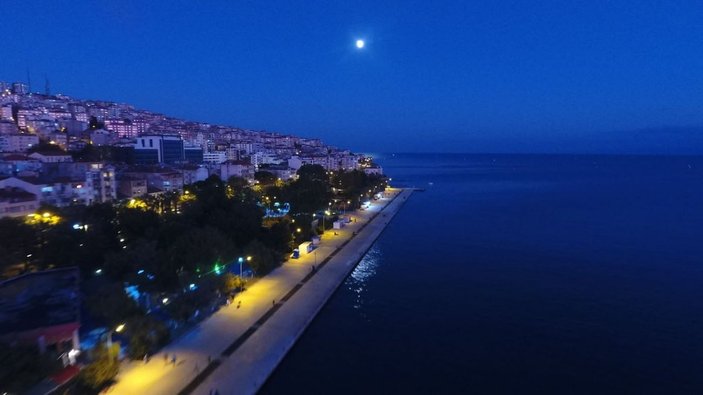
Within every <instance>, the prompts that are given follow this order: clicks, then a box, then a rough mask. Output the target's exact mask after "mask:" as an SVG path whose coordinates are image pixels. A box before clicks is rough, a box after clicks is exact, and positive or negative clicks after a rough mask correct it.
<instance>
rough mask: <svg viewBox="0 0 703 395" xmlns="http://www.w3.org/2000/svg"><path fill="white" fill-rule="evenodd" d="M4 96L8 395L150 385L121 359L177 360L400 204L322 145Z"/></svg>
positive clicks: (2, 285)
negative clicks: (204, 327)
mask: <svg viewBox="0 0 703 395" xmlns="http://www.w3.org/2000/svg"><path fill="white" fill-rule="evenodd" d="M0 92H2V93H1V94H0V241H1V243H0V360H2V361H6V363H4V367H3V369H2V370H0V393H52V391H53V392H54V393H61V394H95V393H99V392H100V391H103V390H104V389H105V388H107V387H109V386H111V385H114V383H115V382H116V381H119V383H121V384H122V385H133V384H134V383H139V382H140V381H139V380H130V379H129V377H130V376H129V372H134V369H131V370H129V369H128V370H127V373H125V366H131V365H129V363H128V362H124V361H129V360H137V361H142V360H143V361H144V363H145V364H146V362H148V360H149V359H150V358H151V357H152V356H153V355H154V354H155V353H157V352H161V351H160V350H162V349H164V347H169V346H170V347H172V348H173V347H176V348H177V347H178V343H177V342H178V339H180V338H182V336H184V334H186V333H188V331H189V330H192V329H193V328H196V327H197V326H198V325H200V324H201V323H202V322H204V321H205V320H207V319H208V317H211V316H213V315H215V314H217V312H218V311H222V310H221V309H222V308H223V306H229V305H230V304H231V303H232V302H233V300H234V298H235V297H236V296H237V295H241V293H242V292H244V291H246V289H247V288H249V287H252V286H256V283H257V281H259V280H260V279H262V278H264V277H265V276H267V275H268V274H270V273H271V272H272V271H274V270H276V269H277V268H281V269H282V270H283V272H282V273H288V272H290V271H291V270H292V271H293V272H295V273H297V274H296V276H297V275H300V270H299V268H300V267H301V265H302V264H303V262H305V263H304V264H305V265H306V270H308V269H307V266H308V265H310V260H311V258H310V257H311V256H312V255H313V253H312V252H313V251H315V252H314V259H313V260H312V262H313V263H312V265H311V266H310V267H311V270H312V272H313V273H314V272H315V269H316V265H317V263H318V262H317V253H318V249H319V252H320V257H321V259H322V258H324V257H325V256H326V254H330V256H331V255H332V254H331V251H332V244H331V240H332V239H334V240H338V241H339V240H342V238H343V237H345V238H348V239H351V238H354V237H356V235H357V230H356V229H363V227H365V226H366V223H367V221H368V220H370V219H372V218H375V216H377V214H378V212H376V211H374V209H373V208H369V207H370V206H372V203H371V202H372V201H379V204H380V202H387V201H389V199H390V195H389V194H388V193H389V192H388V191H390V189H388V181H390V179H387V178H386V177H385V176H384V175H383V174H382V169H381V167H379V166H378V165H377V164H375V163H374V162H373V160H372V158H370V157H368V156H365V155H361V154H356V153H352V152H350V151H348V150H343V149H339V148H336V147H332V146H329V145H326V144H324V143H323V142H322V141H321V140H319V139H308V138H301V137H295V136H291V135H282V134H277V133H271V132H265V131H253V130H244V129H239V128H233V127H226V126H219V125H211V124H207V123H198V122H190V121H184V120H179V119H175V118H171V117H167V116H165V115H162V114H157V113H153V112H149V111H145V110H139V109H136V108H134V107H133V106H130V105H127V104H119V103H113V102H108V101H95V100H80V99H75V98H71V97H68V96H64V95H51V94H49V92H48V89H47V92H45V93H44V94H40V93H31V92H30V89H29V87H28V86H27V85H25V84H23V83H12V84H8V83H3V82H0ZM394 196H395V195H394ZM355 210H360V211H359V212H364V213H365V215H366V216H365V217H364V216H363V215H359V216H358V217H357V216H356V214H352V213H354V212H355ZM364 210H365V211H364ZM372 212H373V213H374V215H372V214H371V213H372ZM352 215H355V217H354V218H353V219H352ZM384 216H385V214H384ZM357 219H359V221H357ZM379 221H380V220H379ZM345 227H346V228H347V230H342V228H345ZM349 229H355V230H353V231H350V230H349ZM379 232H380V231H379ZM377 234H378V233H376V235H377ZM323 238H326V239H325V240H324V241H321V240H322V239H323ZM369 240H372V239H369ZM369 242H370V241H369ZM335 248H336V247H335ZM340 248H341V247H340ZM367 248H368V247H367ZM335 251H336V250H335ZM363 251H365V249H360V250H358V251H356V250H355V252H354V253H363ZM335 253H336V252H335ZM340 256H345V257H346V256H348V253H347V254H340ZM358 258H360V257H356V258H354V259H355V261H357V260H358ZM290 261H292V262H294V264H292V265H287V266H285V265H284V263H285V262H290ZM296 262H297V266H296V265H295V263H296ZM321 263H322V264H324V263H326V261H325V262H321ZM282 265H284V267H281V266H282ZM279 273H280V271H279ZM305 273H307V272H305ZM286 276H287V275H286ZM294 278H296V277H295V276H293V277H291V276H287V277H286V279H288V280H290V279H294ZM342 278H343V277H342ZM292 286H293V285H292V284H289V283H287V282H283V283H281V284H280V285H279V286H278V287H279V288H280V290H281V292H283V291H284V290H285V291H286V292H288V291H287V288H286V287H292ZM270 289H273V288H270ZM276 289H278V288H276ZM240 297H241V296H240ZM249 300H250V301H251V302H250V306H251V307H250V308H253V306H255V304H254V303H253V301H252V298H251V297H249ZM240 301H241V299H240ZM273 302H274V303H273V305H276V301H275V299H274V301H273ZM258 303H260V304H261V306H259V307H257V308H258V309H262V311H263V308H264V307H268V306H270V304H271V303H270V302H269V301H268V300H266V301H261V300H259V301H258ZM237 309H239V305H237ZM235 324H237V325H245V324H246V325H250V324H252V323H249V322H248V321H246V320H238V321H236V322H235ZM174 343H175V345H174ZM206 343H207V342H206ZM202 352H205V351H202ZM203 359H204V357H203ZM191 362H192V361H191ZM191 362H189V363H191ZM200 363H203V365H205V364H206V363H205V362H204V361H203V362H200ZM210 363H219V360H218V361H211V360H210V356H208V358H207V365H210ZM174 365H175V363H174ZM153 366H154V365H153V364H152V365H149V368H151V367H153ZM194 370H196V371H197V370H198V365H196V369H194ZM120 372H123V373H122V374H123V379H122V380H121V381H120V380H117V377H118V376H117V375H118V374H120ZM191 373H192V372H191ZM139 374H141V373H139ZM193 374H194V373H193ZM125 375H127V377H128V378H126V379H125V378H124V376H125ZM179 377H180V376H179ZM184 377H185V376H184ZM163 383H164V384H166V383H170V384H171V385H177V384H178V383H179V382H178V381H177V380H175V381H174V380H171V381H164V382H163Z"/></svg>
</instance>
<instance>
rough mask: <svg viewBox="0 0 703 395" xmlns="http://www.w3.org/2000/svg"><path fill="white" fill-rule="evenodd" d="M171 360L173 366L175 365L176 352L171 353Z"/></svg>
mask: <svg viewBox="0 0 703 395" xmlns="http://www.w3.org/2000/svg"><path fill="white" fill-rule="evenodd" d="M171 362H172V363H173V366H176V354H173V357H171Z"/></svg>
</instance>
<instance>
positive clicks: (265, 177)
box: [254, 170, 277, 185]
mask: <svg viewBox="0 0 703 395" xmlns="http://www.w3.org/2000/svg"><path fill="white" fill-rule="evenodd" d="M254 179H255V180H256V181H259V183H261V184H263V185H270V184H273V183H275V182H276V179H277V177H276V176H275V175H274V174H273V173H271V172H269V171H265V170H261V171H257V172H256V173H254Z"/></svg>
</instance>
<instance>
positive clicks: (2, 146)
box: [0, 133, 39, 152]
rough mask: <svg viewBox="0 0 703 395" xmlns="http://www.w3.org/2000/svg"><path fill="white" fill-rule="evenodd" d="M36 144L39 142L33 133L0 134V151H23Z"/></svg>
mask: <svg viewBox="0 0 703 395" xmlns="http://www.w3.org/2000/svg"><path fill="white" fill-rule="evenodd" d="M37 144H39V137H38V136H37V135H35V134H21V133H13V134H4V135H0V152H24V151H27V150H28V149H29V148H31V147H32V146H33V145H37Z"/></svg>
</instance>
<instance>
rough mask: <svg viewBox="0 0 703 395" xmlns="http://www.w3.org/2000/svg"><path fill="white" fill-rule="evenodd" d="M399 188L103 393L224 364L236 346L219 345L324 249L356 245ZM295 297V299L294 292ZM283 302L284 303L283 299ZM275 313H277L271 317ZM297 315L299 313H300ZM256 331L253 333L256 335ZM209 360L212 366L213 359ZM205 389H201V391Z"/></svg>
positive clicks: (167, 390)
mask: <svg viewBox="0 0 703 395" xmlns="http://www.w3.org/2000/svg"><path fill="white" fill-rule="evenodd" d="M400 192H401V190H398V189H393V190H391V193H390V197H388V198H385V199H381V200H379V201H376V202H373V203H372V205H371V207H370V208H369V209H367V210H362V211H358V212H354V213H351V214H352V218H354V219H355V220H356V221H355V222H354V223H352V224H351V225H350V226H347V227H346V228H344V229H342V230H337V231H336V232H337V233H338V235H336V236H335V235H334V233H333V232H330V231H328V232H326V233H325V234H324V235H323V236H322V240H321V243H320V246H319V247H318V248H317V249H316V250H315V251H316V253H311V254H308V255H306V256H303V257H301V258H300V259H291V260H289V261H287V262H285V263H284V264H283V265H282V266H281V267H280V268H278V269H276V270H274V271H273V272H271V273H270V274H269V275H267V276H265V277H263V278H261V279H260V280H258V281H257V282H256V283H254V284H253V285H251V286H250V287H249V288H247V290H246V291H244V292H242V293H240V294H239V295H238V296H237V298H236V299H235V302H234V303H232V304H231V305H230V306H224V307H223V308H221V309H220V310H219V311H218V312H216V313H215V314H213V315H212V316H211V317H210V318H208V319H206V320H205V321H203V322H202V323H201V324H200V325H198V326H197V327H195V328H194V329H193V330H191V331H190V332H188V333H187V334H186V335H184V336H182V337H180V338H178V339H176V340H175V341H174V342H172V343H171V344H170V345H168V346H167V347H165V348H164V349H163V350H162V352H161V353H160V354H157V355H154V356H153V357H152V359H151V361H149V362H148V363H147V364H144V363H143V362H139V361H136V362H126V363H124V364H123V366H122V367H121V369H120V374H119V375H118V376H117V383H116V384H115V385H114V386H112V387H111V388H110V389H108V390H106V393H109V394H126V395H136V394H151V395H160V394H164V395H173V394H178V393H179V392H181V391H182V390H183V389H184V388H186V386H188V384H189V383H191V382H192V381H193V380H194V379H195V378H196V376H198V374H200V373H201V372H202V371H203V369H205V368H206V366H208V358H211V359H212V360H218V361H221V362H222V364H223V365H225V364H228V363H230V360H232V359H233V358H231V357H235V356H237V355H238V354H239V351H240V350H237V351H236V352H234V354H232V355H231V357H230V358H228V357H225V356H223V355H222V353H223V351H225V350H226V349H227V347H229V346H230V345H232V343H233V342H234V341H235V340H237V339H238V338H239V337H240V336H241V335H242V334H245V332H246V331H247V330H248V329H249V328H251V327H252V326H253V325H254V324H255V323H256V322H257V321H259V320H260V318H261V317H262V316H264V314H266V313H267V311H269V310H271V308H272V305H273V301H279V302H280V300H281V299H282V298H283V297H284V296H285V295H286V294H287V293H288V292H289V291H290V290H291V289H293V288H294V287H295V286H296V285H297V284H299V283H300V282H301V280H303V279H304V278H305V277H306V276H308V275H309V274H310V272H311V268H312V265H313V264H315V262H317V263H318V264H319V263H321V262H323V261H324V260H325V258H327V256H328V255H330V254H331V253H333V252H334V251H335V250H336V249H337V248H338V247H339V246H340V245H342V244H343V243H344V242H346V241H347V240H350V239H351V241H350V242H349V244H348V245H347V247H349V248H344V249H343V250H341V251H350V250H352V249H355V248H358V246H356V247H355V244H354V243H356V242H357V241H361V239H362V238H360V237H355V238H352V233H353V232H356V231H358V230H359V229H360V228H361V227H362V226H364V225H365V224H366V223H368V221H369V219H370V218H372V217H373V215H374V214H376V213H377V212H379V211H380V210H381V209H383V207H385V206H386V205H387V204H388V203H389V202H390V201H391V200H392V198H393V197H395V195H397V194H398V193H400ZM409 192H410V191H406V192H405V193H409ZM400 200H401V198H399V199H396V201H395V202H394V203H397V202H398V201H400ZM381 218H382V216H381V215H379V216H378V217H377V220H380V219H381ZM373 222H374V223H375V227H376V226H379V225H380V226H381V229H382V228H383V226H385V223H384V222H383V221H373ZM379 232H380V231H379ZM366 233H367V232H366V231H364V234H366ZM374 239H375V237H374ZM364 251H365V250H364ZM340 254H341V252H340V253H337V255H340ZM332 263H333V262H332V261H330V263H329V264H328V265H325V267H324V268H323V269H321V270H320V271H319V273H318V274H321V273H324V272H325V271H327V270H328V269H329V268H330V267H332V266H333V265H332ZM354 263H356V262H354ZM321 277H322V276H318V275H317V274H316V275H315V276H312V277H311V280H310V282H311V283H312V282H313V281H314V280H316V279H321ZM306 288H312V287H302V288H300V290H301V291H300V292H299V293H301V294H302V292H303V291H305V290H306ZM328 296H329V295H328ZM295 298H296V299H300V297H298V296H297V293H296V296H295ZM292 300H293V298H291V299H290V301H292ZM239 301H241V307H240V308H239V309H237V308H236V305H237V302H239ZM283 305H284V306H285V304H283ZM287 311H288V309H281V310H280V311H277V312H276V314H274V315H273V316H272V319H271V320H268V321H267V324H266V325H265V326H266V327H269V326H270V325H269V322H271V323H273V322H279V321H280V320H281V317H283V316H284V313H285V314H290V313H289V312H287ZM313 315H314V314H313ZM274 318H276V319H275V320H274ZM301 318H304V317H302V316H301ZM289 319H292V318H289ZM284 322H285V321H284ZM276 325H280V324H276ZM261 329H262V331H261V332H263V329H264V326H262V327H261ZM259 334H260V331H258V330H257V332H256V333H254V335H252V336H251V338H249V339H248V340H247V341H246V342H244V344H243V345H242V347H241V348H242V349H243V348H244V347H245V346H246V347H247V350H250V351H248V353H249V354H247V355H252V356H253V355H256V354H257V351H256V350H253V351H251V346H250V343H251V340H252V339H256V338H258V337H260V336H257V335H259ZM255 336H257V337H256V338H255ZM296 337H297V336H296ZM260 343H261V342H256V343H255V344H260ZM252 344H254V343H252ZM264 351H265V350H263V349H262V350H260V352H259V353H263V352H264ZM164 355H168V356H169V359H170V357H171V356H173V355H176V358H177V359H176V364H175V365H173V364H170V363H168V362H167V361H166V360H165V359H164ZM281 358H282V356H281ZM210 366H211V367H212V366H214V365H210ZM274 367H275V365H274ZM225 368H226V366H221V367H220V368H218V369H216V370H215V371H214V372H213V373H212V375H211V376H215V374H216V373H219V372H220V371H225V370H229V369H225ZM267 375H268V374H267ZM264 379H265V377H264ZM260 384H261V383H259V385H260ZM257 388H258V387H257ZM207 392H208V391H207V390H206V391H205V392H204V393H207ZM225 393H233V392H228V391H225V392H223V390H220V394H222V395H224V394H225ZM237 393H239V391H237Z"/></svg>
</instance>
